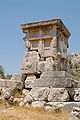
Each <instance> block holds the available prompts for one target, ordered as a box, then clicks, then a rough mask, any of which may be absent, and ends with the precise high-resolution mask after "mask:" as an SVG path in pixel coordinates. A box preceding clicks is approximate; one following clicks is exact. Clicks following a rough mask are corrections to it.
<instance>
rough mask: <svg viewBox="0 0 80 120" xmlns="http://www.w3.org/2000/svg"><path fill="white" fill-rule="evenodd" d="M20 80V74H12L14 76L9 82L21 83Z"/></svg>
mask: <svg viewBox="0 0 80 120" xmlns="http://www.w3.org/2000/svg"><path fill="white" fill-rule="evenodd" d="M21 78H22V74H14V75H13V76H12V77H11V80H17V81H21Z"/></svg>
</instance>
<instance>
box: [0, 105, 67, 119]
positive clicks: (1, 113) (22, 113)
mask: <svg viewBox="0 0 80 120" xmlns="http://www.w3.org/2000/svg"><path fill="white" fill-rule="evenodd" d="M0 120H69V113H67V112H61V111H59V110H55V111H48V110H45V109H43V108H40V107H37V108H31V107H18V106H9V107H6V106H5V105H3V104H0Z"/></svg>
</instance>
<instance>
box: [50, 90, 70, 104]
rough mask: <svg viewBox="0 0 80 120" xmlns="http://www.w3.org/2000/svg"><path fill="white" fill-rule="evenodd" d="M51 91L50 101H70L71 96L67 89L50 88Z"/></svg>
mask: <svg viewBox="0 0 80 120" xmlns="http://www.w3.org/2000/svg"><path fill="white" fill-rule="evenodd" d="M49 91H50V93H49V95H48V101H51V102H58V101H69V95H68V93H67V91H66V89H65V88H50V89H49Z"/></svg>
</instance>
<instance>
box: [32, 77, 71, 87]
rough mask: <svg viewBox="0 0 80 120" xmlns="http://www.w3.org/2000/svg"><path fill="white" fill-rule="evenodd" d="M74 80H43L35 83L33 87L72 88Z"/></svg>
mask: <svg viewBox="0 0 80 120" xmlns="http://www.w3.org/2000/svg"><path fill="white" fill-rule="evenodd" d="M72 82H73V80H72V79H70V78H42V79H39V80H35V81H34V85H33V87H51V86H52V87H55V88H65V87H72Z"/></svg>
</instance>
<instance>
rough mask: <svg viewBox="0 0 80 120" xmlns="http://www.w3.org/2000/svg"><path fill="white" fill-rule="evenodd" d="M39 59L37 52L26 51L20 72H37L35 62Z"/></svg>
mask: <svg viewBox="0 0 80 120" xmlns="http://www.w3.org/2000/svg"><path fill="white" fill-rule="evenodd" d="M38 60H39V55H38V52H36V51H31V52H26V54H25V56H24V60H23V64H22V73H26V74H32V73H36V72H37V69H36V68H37V62H38Z"/></svg>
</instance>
